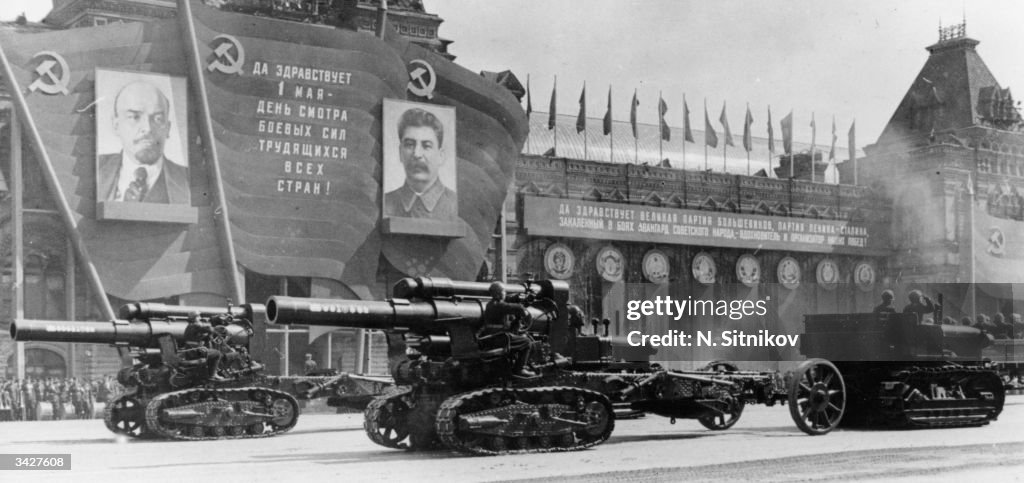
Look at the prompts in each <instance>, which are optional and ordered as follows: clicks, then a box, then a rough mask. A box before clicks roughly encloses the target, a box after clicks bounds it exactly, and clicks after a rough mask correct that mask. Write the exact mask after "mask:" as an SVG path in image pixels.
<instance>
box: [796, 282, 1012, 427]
mask: <svg viewBox="0 0 1024 483" xmlns="http://www.w3.org/2000/svg"><path fill="white" fill-rule="evenodd" d="M940 304H941V299H940ZM941 318H942V316H941V312H940V313H939V314H938V315H936V317H935V320H941ZM804 325H805V327H806V328H805V333H804V335H803V337H802V338H801V344H800V352H801V353H803V354H804V355H805V356H807V357H808V360H807V361H804V362H803V363H802V364H801V365H800V366H799V367H797V369H796V371H795V373H794V380H796V381H798V382H800V384H796V385H794V386H793V387H792V391H794V397H795V398H796V399H798V400H799V401H800V403H799V404H798V405H796V406H791V408H790V410H791V411H792V412H793V416H794V419H797V417H798V414H799V419H797V423H798V425H800V426H801V429H803V430H804V431H806V432H809V433H816V432H828V431H830V430H831V429H832V428H834V427H836V426H838V425H839V424H840V423H842V424H843V425H844V426H845V425H850V426H862V425H871V426H887V427H902V428H936V427H956V426H980V425H984V424H988V423H989V422H991V421H994V420H995V419H996V418H997V417H998V416H999V413H1000V412H1002V409H1003V402H1004V399H1005V389H1004V387H1003V384H1002V381H1001V380H1000V378H999V375H998V373H997V371H996V370H995V368H993V367H991V366H990V365H989V364H988V363H987V362H986V361H985V358H984V357H983V356H982V350H983V349H984V348H986V347H989V346H990V345H992V337H991V336H990V335H988V334H985V333H984V332H983V331H981V330H979V329H976V328H973V327H964V326H955V325H936V324H932V323H928V322H922V321H919V320H918V318H917V315H916V314H896V313H886V314H874V313H861V314H819V315H807V316H805V317H804ZM830 403H831V405H830ZM833 406H834V407H833ZM843 408H845V410H843Z"/></svg>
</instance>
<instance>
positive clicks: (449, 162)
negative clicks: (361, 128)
mask: <svg viewBox="0 0 1024 483" xmlns="http://www.w3.org/2000/svg"><path fill="white" fill-rule="evenodd" d="M389 101H390V100H389ZM389 108H390V109H389ZM389 121H390V122H389ZM384 125H385V129H392V130H393V131H392V133H390V134H391V135H392V136H393V137H392V136H388V134H389V133H387V132H385V140H384V142H385V150H384V185H385V186H384V190H385V194H384V207H383V212H384V217H385V218H387V217H401V218H420V219H427V220H436V221H440V222H455V221H456V220H457V219H458V195H457V194H456V191H455V160H454V151H455V130H454V110H453V109H451V108H445V107H442V106H434V105H428V104H419V103H411V102H402V101H393V103H390V102H386V103H385V120H384ZM387 126H393V127H391V128H388V127H387ZM388 138H391V139H390V140H389V139H388Z"/></svg>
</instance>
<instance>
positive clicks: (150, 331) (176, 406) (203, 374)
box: [11, 304, 299, 440]
mask: <svg viewBox="0 0 1024 483" xmlns="http://www.w3.org/2000/svg"><path fill="white" fill-rule="evenodd" d="M262 310H263V306H261V305H246V306H242V307H230V308H228V309H225V308H223V307H221V308H216V307H190V306H167V305H163V304H129V305H126V306H124V307H122V308H121V310H120V312H119V314H118V315H119V316H120V317H121V318H122V319H124V320H115V321H113V322H78V321H75V322H55V321H33V320H19V321H17V322H15V323H14V324H12V325H11V337H12V338H13V339H15V340H18V341H53V342H72V343H76V342H77V343H94V344H112V345H115V346H118V347H123V348H126V349H128V350H130V351H131V354H132V356H133V358H134V359H136V360H137V361H138V362H137V363H136V364H134V365H133V366H131V367H125V368H123V369H122V370H121V372H120V373H119V374H118V382H120V383H121V384H122V385H123V386H124V387H125V388H127V392H126V393H125V394H123V395H121V396H119V397H118V398H117V399H115V400H114V401H112V402H111V403H110V404H108V405H107V407H106V409H105V414H104V420H105V422H106V425H107V428H108V429H110V430H111V431H113V432H115V433H119V434H124V435H127V436H132V437H139V438H145V437H154V438H168V439H181V440H204V439H230V438H256V437H266V436H273V435H276V434H280V433H283V432H285V431H288V430H289V429H291V428H292V427H293V426H295V423H296V421H297V420H298V416H299V405H298V402H297V401H296V399H295V397H293V396H292V395H291V394H289V393H287V392H285V391H281V390H278V389H275V388H273V387H272V385H273V381H270V380H268V379H267V378H265V377H263V376H262V375H261V373H262V370H263V365H262V364H260V363H259V362H256V361H255V360H253V358H252V357H251V355H250V354H249V351H248V348H249V340H250V338H251V337H252V335H253V329H252V324H251V320H252V318H253V315H254V313H256V312H262ZM192 313H198V314H199V317H200V318H201V319H203V320H204V321H208V322H210V323H211V325H212V329H213V336H212V337H211V343H210V345H211V348H213V349H216V350H219V351H220V352H221V353H223V360H222V362H221V365H220V370H219V373H218V374H217V376H219V377H218V378H217V379H218V380H216V381H211V380H210V378H209V372H208V366H207V363H208V361H207V358H206V357H205V355H203V354H201V352H202V351H201V350H197V349H196V348H195V347H193V346H191V345H190V343H189V341H188V340H186V339H187V338H186V330H187V327H188V322H187V317H188V315H189V314H192Z"/></svg>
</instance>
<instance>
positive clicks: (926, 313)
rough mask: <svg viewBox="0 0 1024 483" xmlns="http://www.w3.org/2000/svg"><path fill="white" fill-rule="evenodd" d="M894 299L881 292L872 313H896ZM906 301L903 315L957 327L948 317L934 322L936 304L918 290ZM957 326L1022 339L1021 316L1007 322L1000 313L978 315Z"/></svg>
mask: <svg viewBox="0 0 1024 483" xmlns="http://www.w3.org/2000/svg"><path fill="white" fill-rule="evenodd" d="M894 298H895V295H894V294H893V292H892V290H886V291H884V292H882V303H880V304H878V306H876V307H875V310H874V312H875V313H876V314H879V313H896V312H897V310H896V307H895V306H894V305H893V300H894ZM907 299H908V301H909V303H908V304H907V305H906V306H905V307H904V308H903V310H902V312H903V313H913V314H917V316H918V319H919V320H922V321H925V322H931V323H939V324H942V325H958V322H957V320H956V319H954V318H953V317H950V316H945V317H942V319H941V320H939V321H938V322H936V321H935V318H934V314H937V313H940V312H939V311H938V309H939V306H938V304H936V303H935V302H933V301H932V299H930V298H929V297H928V296H927V295H923V294H922V293H921V292H920V291H919V290H913V291H911V292H910V293H909V294H908V295H907ZM959 325H966V326H970V327H974V328H976V329H981V330H983V331H985V332H987V333H989V334H991V335H992V337H993V338H996V339H1024V318H1022V317H1021V314H1011V315H1010V319H1009V320H1007V318H1006V315H1004V314H1003V313H1001V312H996V313H995V314H993V315H992V316H991V317H990V316H988V315H986V314H978V315H977V317H976V318H975V319H971V318H970V317H969V316H964V317H962V318H961V319H960V322H959Z"/></svg>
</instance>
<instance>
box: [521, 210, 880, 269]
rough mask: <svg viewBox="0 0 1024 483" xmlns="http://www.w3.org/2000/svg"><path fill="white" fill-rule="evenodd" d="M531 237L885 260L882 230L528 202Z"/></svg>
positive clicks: (804, 221) (845, 223) (838, 223)
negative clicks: (883, 258) (808, 253)
mask: <svg viewBox="0 0 1024 483" xmlns="http://www.w3.org/2000/svg"><path fill="white" fill-rule="evenodd" d="M523 203H524V205H523V226H524V228H526V230H527V232H528V233H529V234H530V235H533V236H557V237H566V238H592V239H600V240H622V241H635V242H648V243H669V244H676V245H697V246H702V245H703V246H719V247H730V248H752V249H763V250H785V251H802V252H819V253H838V254H851V255H886V254H888V253H889V252H890V249H889V248H888V245H889V241H888V236H887V235H886V233H885V231H884V230H885V226H884V225H873V224H867V223H857V222H849V221H840V220H819V219H812V218H784V217H777V216H764V215H752V214H742V213H728V212H718V211H701V210H687V209H678V208H661V207H654V206H643V205H625V204H617V203H601V202H596V201H584V200H574V199H566V198H544V197H537V196H527V197H526V198H525V199H524V201H523Z"/></svg>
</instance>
